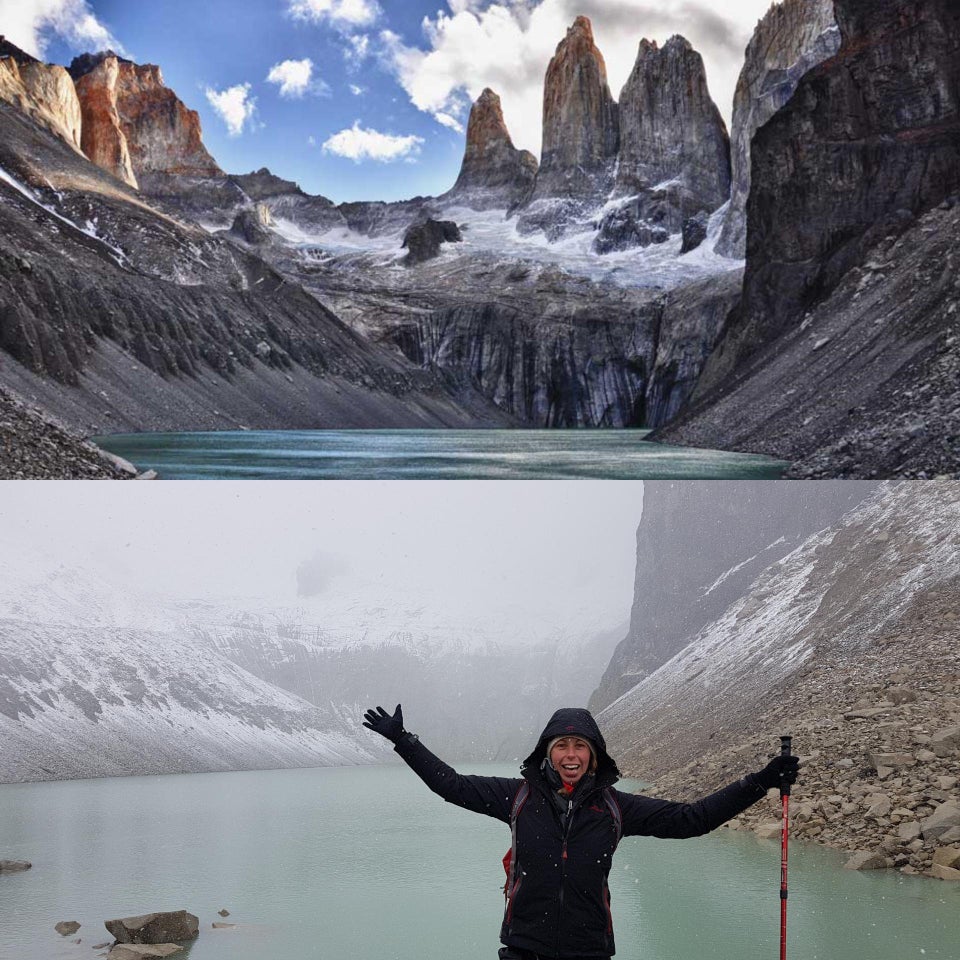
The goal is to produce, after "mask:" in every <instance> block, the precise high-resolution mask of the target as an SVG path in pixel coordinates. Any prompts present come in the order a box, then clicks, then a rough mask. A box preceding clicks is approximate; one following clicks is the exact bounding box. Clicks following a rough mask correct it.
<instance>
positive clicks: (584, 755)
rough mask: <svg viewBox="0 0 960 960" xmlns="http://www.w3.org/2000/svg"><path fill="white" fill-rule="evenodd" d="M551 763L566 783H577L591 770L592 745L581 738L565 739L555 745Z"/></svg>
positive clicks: (551, 752) (551, 754) (551, 753)
mask: <svg viewBox="0 0 960 960" xmlns="http://www.w3.org/2000/svg"><path fill="white" fill-rule="evenodd" d="M550 762H551V763H552V764H553V769H554V770H556V771H557V773H559V774H560V779H561V780H562V781H563V782H564V783H571V784H572V783H577V781H579V779H580V778H581V777H582V776H583V775H584V774H585V773H586V772H587V771H588V770H589V769H590V745H589V744H588V743H587V741H586V740H581V739H580V738H579V737H564V738H563V739H562V740H558V741H557V742H556V743H555V744H554V745H553V749H552V750H551V751H550Z"/></svg>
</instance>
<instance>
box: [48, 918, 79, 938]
mask: <svg viewBox="0 0 960 960" xmlns="http://www.w3.org/2000/svg"><path fill="white" fill-rule="evenodd" d="M53 929H54V930H56V931H57V933H59V934H60V936H61V937H69V936H70V934H71V933H76V932H77V931H78V930H79V929H80V924H79V923H78V922H77V921H76V920H61V921H60V922H59V923H55V924H54V925H53Z"/></svg>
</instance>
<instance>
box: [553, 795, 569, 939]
mask: <svg viewBox="0 0 960 960" xmlns="http://www.w3.org/2000/svg"><path fill="white" fill-rule="evenodd" d="M571 823H573V800H568V801H567V813H566V816H564V818H563V850H562V852H561V854H560V894H559V896H558V897H557V905H558V908H559V909H558V912H557V949H556V950H555V951H554V954H555V956H558V957H559V956H560V924H561V923H562V922H563V888H564V884H565V882H566V876H567V838H568V837H569V836H570V824H571Z"/></svg>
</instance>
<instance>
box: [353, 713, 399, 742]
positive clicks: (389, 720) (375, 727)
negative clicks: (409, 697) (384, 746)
mask: <svg viewBox="0 0 960 960" xmlns="http://www.w3.org/2000/svg"><path fill="white" fill-rule="evenodd" d="M363 725H364V726H365V727H367V728H368V729H370V730H372V731H373V732H374V733H379V734H380V736H381V737H386V738H387V739H388V740H389V741H390V742H391V743H396V742H397V741H398V740H399V739H400V737H401V736H403V734H404V729H403V711H402V710H401V709H400V704H399V703H398V704H397V709H396V711H395V712H394V714H393V716H390V714H389V713H387V711H386V710H384V709H383V707H377V708H376V710H368V711H367V712H366V713H365V714H364V715H363Z"/></svg>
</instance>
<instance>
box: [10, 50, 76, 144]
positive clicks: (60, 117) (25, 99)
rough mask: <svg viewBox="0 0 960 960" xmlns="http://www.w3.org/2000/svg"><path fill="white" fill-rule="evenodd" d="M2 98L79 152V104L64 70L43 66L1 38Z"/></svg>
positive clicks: (71, 83) (50, 65)
mask: <svg viewBox="0 0 960 960" xmlns="http://www.w3.org/2000/svg"><path fill="white" fill-rule="evenodd" d="M0 98H2V99H3V100H6V101H7V102H8V103H12V104H13V105H14V106H16V107H18V108H19V109H20V110H22V111H23V112H24V113H26V114H27V115H28V116H30V117H31V118H32V119H33V120H34V121H35V122H37V123H39V124H40V125H41V126H44V127H46V128H47V129H48V130H51V131H52V132H53V133H55V134H56V135H57V136H58V137H61V138H62V139H63V140H66V142H67V143H69V144H70V146H71V147H73V148H74V149H76V150H79V149H80V101H79V100H78V99H77V92H76V90H75V89H74V86H73V80H71V79H70V74H69V73H67V71H66V70H65V69H64V68H63V67H58V66H56V65H55V64H48V63H41V62H40V61H39V60H35V59H34V58H33V57H31V56H29V55H28V54H26V53H24V52H23V51H22V50H20V49H19V48H18V47H15V46H14V45H13V44H12V43H9V42H7V41H6V40H5V39H4V38H3V37H0Z"/></svg>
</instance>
